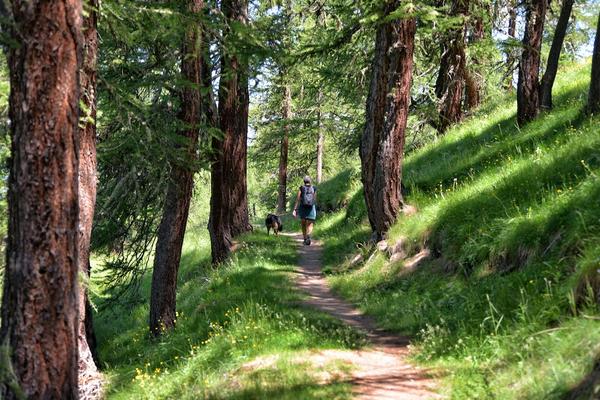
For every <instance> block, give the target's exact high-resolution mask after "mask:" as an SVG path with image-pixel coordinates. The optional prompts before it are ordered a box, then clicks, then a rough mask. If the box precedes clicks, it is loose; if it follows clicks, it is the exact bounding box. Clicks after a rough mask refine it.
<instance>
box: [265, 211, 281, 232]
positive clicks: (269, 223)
mask: <svg viewBox="0 0 600 400" xmlns="http://www.w3.org/2000/svg"><path fill="white" fill-rule="evenodd" d="M265 226H266V227H267V235H268V234H269V232H270V231H271V229H273V233H274V234H275V235H278V234H279V232H281V231H282V230H283V224H282V223H281V218H279V217H278V216H277V215H275V214H268V215H267V218H266V219H265Z"/></svg>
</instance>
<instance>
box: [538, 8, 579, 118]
mask: <svg viewBox="0 0 600 400" xmlns="http://www.w3.org/2000/svg"><path fill="white" fill-rule="evenodd" d="M573 2H574V0H563V2H562V6H561V8H560V15H559V17H558V22H557V24H556V29H555V31H554V37H553V38H552V45H551V47H550V54H548V63H547V64H546V71H544V76H543V77H542V83H541V86H540V107H541V108H542V109H547V110H548V109H551V108H552V87H553V86H554V79H555V78H556V72H557V71H558V60H559V59H560V52H561V50H562V46H563V42H564V40H565V35H566V33H567V27H568V25H569V19H570V18H571V11H572V10H573Z"/></svg>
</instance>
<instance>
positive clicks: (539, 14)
mask: <svg viewBox="0 0 600 400" xmlns="http://www.w3.org/2000/svg"><path fill="white" fill-rule="evenodd" d="M526 5H527V17H526V22H525V35H524V37H523V53H522V54H521V62H520V63H519V81H518V84H517V122H518V123H519V124H520V125H522V124H524V123H527V122H529V121H531V120H533V119H535V118H536V117H537V115H538V113H539V106H540V97H539V92H540V82H539V73H540V52H541V50H542V36H543V34H544V19H545V17H546V8H547V5H548V3H547V0H526Z"/></svg>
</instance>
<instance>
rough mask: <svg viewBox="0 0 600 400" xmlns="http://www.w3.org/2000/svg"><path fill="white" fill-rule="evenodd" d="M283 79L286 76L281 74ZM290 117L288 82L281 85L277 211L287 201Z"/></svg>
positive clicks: (282, 209) (283, 210)
mask: <svg viewBox="0 0 600 400" xmlns="http://www.w3.org/2000/svg"><path fill="white" fill-rule="evenodd" d="M283 76H284V79H285V77H286V76H287V75H286V74H285V73H284V74H283ZM291 117H292V88H291V87H290V85H289V84H288V83H285V84H284V86H283V107H282V118H283V121H284V122H283V135H282V136H281V145H280V149H279V171H278V179H279V185H278V187H277V212H278V213H284V212H285V211H286V208H287V207H286V205H287V204H286V203H287V175H288V147H289V141H290V138H289V136H290V118H291Z"/></svg>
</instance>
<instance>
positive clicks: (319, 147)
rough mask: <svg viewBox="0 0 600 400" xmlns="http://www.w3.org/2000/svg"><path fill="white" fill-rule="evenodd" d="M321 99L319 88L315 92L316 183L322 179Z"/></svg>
mask: <svg viewBox="0 0 600 400" xmlns="http://www.w3.org/2000/svg"><path fill="white" fill-rule="evenodd" d="M322 99H323V92H321V90H320V89H319V93H318V94H317V107H318V109H317V132H318V135H319V136H318V138H317V184H319V183H321V182H322V181H323V150H324V146H325V134H324V133H323V127H322V126H321V102H322Z"/></svg>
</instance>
